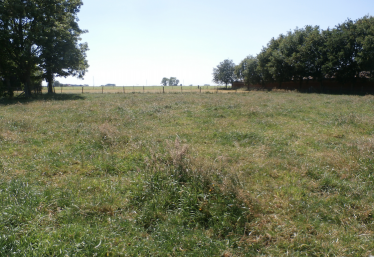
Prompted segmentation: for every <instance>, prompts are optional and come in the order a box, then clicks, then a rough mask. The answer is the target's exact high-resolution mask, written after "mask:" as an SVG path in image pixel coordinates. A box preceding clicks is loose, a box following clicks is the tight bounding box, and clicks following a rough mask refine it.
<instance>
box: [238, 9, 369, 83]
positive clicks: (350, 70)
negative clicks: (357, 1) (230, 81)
mask: <svg viewBox="0 0 374 257" xmlns="http://www.w3.org/2000/svg"><path fill="white" fill-rule="evenodd" d="M373 42H374V17H371V16H364V17H363V18H361V19H358V20H356V21H352V20H350V19H348V20H347V21H345V22H344V23H342V24H339V25H337V26H336V27H335V28H333V29H327V30H324V31H322V30H321V29H320V28H319V27H318V26H314V27H313V26H305V28H302V29H298V28H297V29H295V30H294V31H289V32H288V33H287V34H286V35H283V34H281V35H279V37H278V38H272V39H271V40H270V41H269V43H268V44H267V46H266V47H264V48H263V49H262V51H261V52H260V53H259V54H258V55H257V56H256V57H252V56H249V57H247V58H245V59H244V60H243V61H242V62H241V63H240V64H239V65H238V66H237V67H236V70H235V74H236V75H237V77H238V78H239V79H240V80H242V81H244V82H246V84H248V85H251V84H260V83H261V84H264V83H270V82H274V81H276V82H278V83H280V84H281V83H282V82H285V81H291V80H295V81H296V80H299V81H300V83H302V81H303V80H305V79H315V80H318V81H320V82H321V83H322V81H323V80H324V79H325V78H334V79H337V80H338V81H340V82H342V83H345V82H350V83H351V84H352V85H354V83H355V81H356V80H357V79H358V78H371V79H372V78H373V72H372V71H373V67H374V66H373V63H374V54H373V53H374V50H373V49H374V48H373V46H374V43H373Z"/></svg>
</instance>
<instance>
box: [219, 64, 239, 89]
mask: <svg viewBox="0 0 374 257" xmlns="http://www.w3.org/2000/svg"><path fill="white" fill-rule="evenodd" d="M235 79H236V76H235V64H234V63H233V62H232V60H228V59H226V60H224V61H223V62H221V63H220V64H219V65H217V67H216V68H213V82H215V83H217V84H221V83H224V84H225V85H226V87H227V84H230V83H232V82H234V81H235Z"/></svg>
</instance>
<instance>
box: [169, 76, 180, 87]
mask: <svg viewBox="0 0 374 257" xmlns="http://www.w3.org/2000/svg"><path fill="white" fill-rule="evenodd" d="M178 83H179V80H178V79H177V78H176V77H170V79H169V86H178Z"/></svg>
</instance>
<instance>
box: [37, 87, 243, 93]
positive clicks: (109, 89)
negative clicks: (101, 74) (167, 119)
mask: <svg viewBox="0 0 374 257" xmlns="http://www.w3.org/2000/svg"><path fill="white" fill-rule="evenodd" d="M217 89H218V90H219V92H220V93H224V92H228V91H233V92H238V91H239V92H242V93H244V92H247V91H245V90H244V89H238V90H232V89H231V87H229V88H228V89H227V90H225V87H224V86H166V87H164V86H132V87H131V86H107V87H83V94H84V93H117V94H118V93H121V94H123V93H124V94H127V93H200V92H201V93H208V92H209V93H217ZM47 91H48V90H47V88H43V92H44V93H47ZM54 91H55V93H57V94H58V93H60V94H61V93H68V94H74V93H76V94H77V93H82V87H54Z"/></svg>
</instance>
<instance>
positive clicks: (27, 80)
mask: <svg viewBox="0 0 374 257" xmlns="http://www.w3.org/2000/svg"><path fill="white" fill-rule="evenodd" d="M25 77H26V78H25V96H26V97H30V96H31V78H30V70H28V71H26V75H25Z"/></svg>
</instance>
